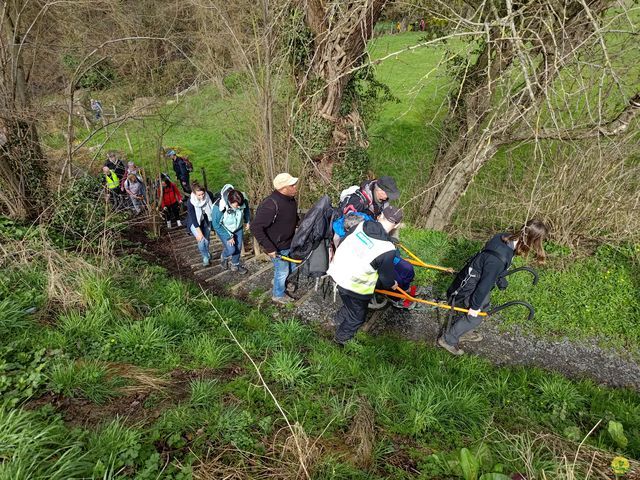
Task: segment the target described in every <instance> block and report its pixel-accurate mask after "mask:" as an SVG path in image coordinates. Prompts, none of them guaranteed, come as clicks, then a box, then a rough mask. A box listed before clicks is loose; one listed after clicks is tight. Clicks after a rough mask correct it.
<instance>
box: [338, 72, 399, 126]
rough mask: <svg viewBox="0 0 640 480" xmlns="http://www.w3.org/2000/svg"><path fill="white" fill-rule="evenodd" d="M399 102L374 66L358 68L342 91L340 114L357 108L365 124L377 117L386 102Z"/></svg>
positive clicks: (343, 114) (346, 113)
mask: <svg viewBox="0 0 640 480" xmlns="http://www.w3.org/2000/svg"><path fill="white" fill-rule="evenodd" d="M387 102H395V103H399V102H400V100H398V98H397V97H395V96H394V95H393V93H392V92H391V89H390V88H389V86H388V85H386V84H385V83H382V82H381V81H379V80H378V79H377V78H376V75H375V70H374V68H373V67H372V66H367V67H364V68H360V69H358V70H356V72H355V73H354V74H353V76H352V77H351V78H350V79H349V82H348V83H347V85H346V86H345V88H344V92H343V93H342V102H341V104H340V115H341V116H346V115H348V114H349V113H351V112H352V111H353V110H357V111H358V112H359V113H360V115H361V116H362V119H363V120H364V122H365V124H369V123H370V122H372V121H374V120H376V119H377V116H378V113H379V112H380V110H381V109H382V107H383V106H384V104H385V103H387Z"/></svg>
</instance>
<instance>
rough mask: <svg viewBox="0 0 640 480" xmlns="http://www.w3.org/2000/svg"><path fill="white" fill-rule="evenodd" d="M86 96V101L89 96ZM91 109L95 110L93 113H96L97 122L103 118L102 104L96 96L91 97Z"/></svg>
mask: <svg viewBox="0 0 640 480" xmlns="http://www.w3.org/2000/svg"><path fill="white" fill-rule="evenodd" d="M84 98H85V101H86V98H87V97H84ZM85 105H86V103H85ZM91 110H93V115H94V118H95V119H96V122H97V121H100V120H102V104H101V103H100V102H99V101H98V100H96V99H95V98H92V99H91Z"/></svg>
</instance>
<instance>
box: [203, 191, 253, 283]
mask: <svg viewBox="0 0 640 480" xmlns="http://www.w3.org/2000/svg"><path fill="white" fill-rule="evenodd" d="M212 215H213V218H212V220H211V226H212V228H213V229H214V230H215V232H216V233H217V234H218V237H219V238H220V241H221V242H222V247H223V250H222V254H221V255H220V264H221V265H222V268H224V269H227V268H229V269H230V270H231V271H232V272H238V273H239V274H241V275H244V274H245V273H247V269H246V268H245V267H244V266H243V265H241V264H240V254H241V253H242V240H243V231H242V229H243V228H249V224H250V221H251V213H250V211H249V200H248V199H247V197H246V195H245V194H243V193H242V192H240V191H239V190H236V189H235V188H233V185H231V184H227V185H225V186H224V187H222V190H221V191H220V198H218V200H216V201H215V202H214V208H213V212H212ZM229 260H231V265H229Z"/></svg>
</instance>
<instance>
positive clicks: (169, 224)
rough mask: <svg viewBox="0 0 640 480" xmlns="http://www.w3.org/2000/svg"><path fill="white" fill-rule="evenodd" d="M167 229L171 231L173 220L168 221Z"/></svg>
mask: <svg viewBox="0 0 640 480" xmlns="http://www.w3.org/2000/svg"><path fill="white" fill-rule="evenodd" d="M167 229H168V230H169V229H171V220H168V221H167Z"/></svg>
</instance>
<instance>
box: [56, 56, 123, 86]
mask: <svg viewBox="0 0 640 480" xmlns="http://www.w3.org/2000/svg"><path fill="white" fill-rule="evenodd" d="M81 61H82V60H81V59H80V58H78V57H76V56H74V55H71V54H65V55H63V56H62V63H63V65H64V66H65V67H66V68H67V70H68V71H69V73H75V71H76V69H77V68H78V66H80V62H81ZM92 63H93V62H85V63H84V64H83V65H82V66H80V68H81V70H80V72H83V70H84V73H82V75H81V76H80V78H78V79H76V85H77V86H78V87H80V88H89V89H93V90H101V89H103V88H108V87H111V86H112V85H113V83H114V82H115V80H116V72H115V70H114V68H113V66H112V65H111V64H110V62H109V61H108V60H102V61H101V62H99V63H97V64H94V65H92ZM89 65H91V66H89ZM86 67H89V68H88V69H87V70H85V68H86Z"/></svg>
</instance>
